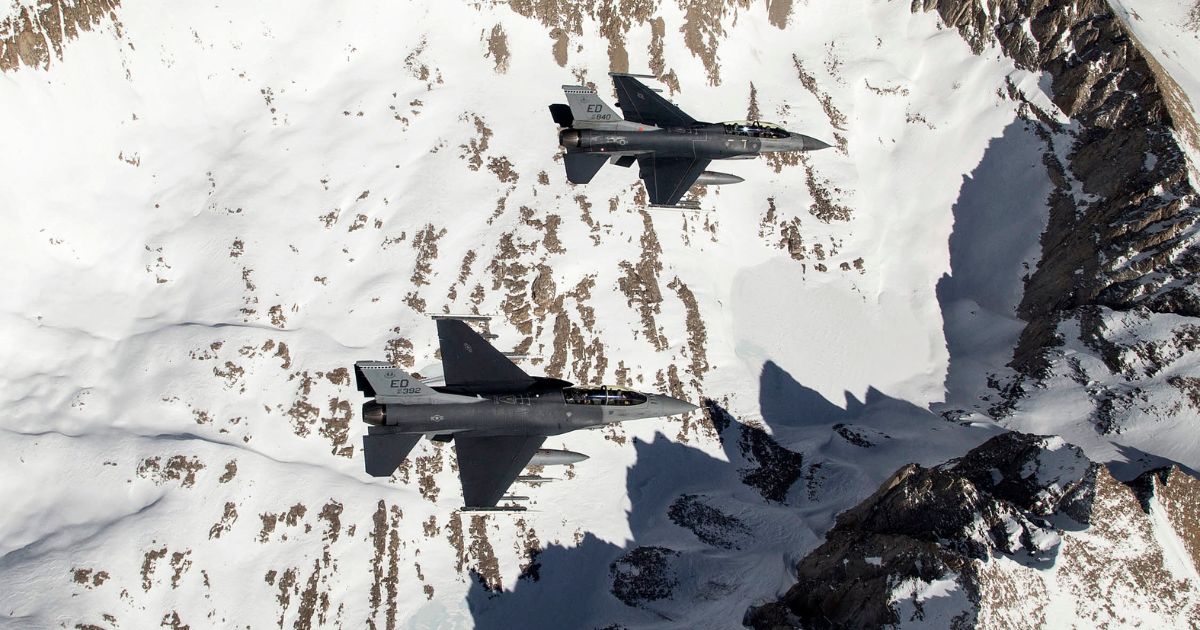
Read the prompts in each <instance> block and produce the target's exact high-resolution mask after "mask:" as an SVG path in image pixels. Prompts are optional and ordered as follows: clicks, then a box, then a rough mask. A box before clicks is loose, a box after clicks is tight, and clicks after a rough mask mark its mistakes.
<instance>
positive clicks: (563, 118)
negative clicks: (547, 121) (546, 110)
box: [550, 103, 575, 127]
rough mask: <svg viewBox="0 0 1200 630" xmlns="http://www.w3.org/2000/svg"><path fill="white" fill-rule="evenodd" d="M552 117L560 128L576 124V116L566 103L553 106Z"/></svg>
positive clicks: (551, 107) (551, 108) (551, 109)
mask: <svg viewBox="0 0 1200 630" xmlns="http://www.w3.org/2000/svg"><path fill="white" fill-rule="evenodd" d="M550 117H551V118H553V119H554V123H555V124H557V125H558V126H559V127H570V126H571V125H572V124H574V122H575V116H573V115H572V114H571V106H570V105H567V104H566V103H555V104H553V105H551V106H550Z"/></svg>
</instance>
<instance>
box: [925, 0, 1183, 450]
mask: <svg viewBox="0 0 1200 630" xmlns="http://www.w3.org/2000/svg"><path fill="white" fill-rule="evenodd" d="M912 6H913V10H914V11H936V12H937V13H938V15H939V16H940V17H941V18H942V20H943V21H944V22H945V23H946V24H947V25H949V26H951V27H954V28H956V29H957V30H958V32H959V33H960V35H961V36H962V37H963V38H964V39H965V40H966V41H967V42H968V43H969V44H970V45H971V47H972V49H973V50H974V51H975V52H976V53H982V52H983V51H985V50H990V49H999V51H1001V52H1002V53H1003V54H1004V55H1006V56H1008V57H1009V58H1011V59H1012V60H1013V61H1014V63H1015V64H1016V65H1017V67H1019V68H1024V69H1029V70H1035V71H1041V72H1043V73H1045V75H1046V76H1048V77H1049V78H1050V94H1049V95H1050V98H1051V100H1052V102H1053V104H1054V106H1056V107H1057V111H1046V110H1043V109H1041V108H1039V107H1037V106H1036V105H1034V104H1032V103H1031V102H1029V101H1028V100H1027V99H1025V98H1024V96H1023V95H1022V94H1020V92H1019V91H1018V90H1016V89H1015V88H1012V87H1011V86H1010V92H1011V93H1012V94H1013V96H1014V97H1015V98H1018V99H1022V100H1023V101H1024V104H1025V106H1026V112H1027V113H1028V116H1029V118H1030V119H1032V120H1035V121H1037V123H1038V125H1039V128H1040V131H1039V134H1040V135H1042V136H1043V138H1044V139H1045V140H1046V143H1047V148H1046V153H1045V163H1046V167H1047V169H1048V172H1049V173H1050V175H1051V178H1052V181H1053V182H1054V184H1055V190H1054V191H1053V192H1052V193H1051V197H1050V199H1049V222H1048V226H1047V228H1046V231H1045V232H1044V233H1043V235H1042V255H1041V260H1040V263H1039V264H1038V267H1037V269H1036V270H1035V271H1034V272H1033V273H1032V274H1030V275H1029V276H1028V278H1027V280H1026V282H1025V290H1024V294H1023V297H1022V300H1021V304H1020V306H1019V309H1018V313H1019V315H1020V316H1021V318H1022V319H1023V320H1025V321H1026V322H1027V325H1026V327H1025V329H1024V331H1023V332H1022V334H1021V338H1020V341H1019V343H1018V345H1017V347H1016V348H1015V350H1014V354H1013V359H1012V366H1013V367H1014V368H1016V370H1017V372H1018V375H1017V377H1016V378H1015V379H1013V380H1011V381H1010V382H1007V383H1005V384H1003V385H1001V386H1000V387H1001V390H1002V396H1001V398H1002V402H1000V403H997V404H994V405H993V406H992V407H991V408H990V409H989V412H990V413H992V414H993V415H996V416H999V417H1004V416H1006V415H1009V414H1011V413H1013V411H1014V408H1015V407H1017V406H1018V405H1019V402H1018V401H1019V400H1021V398H1022V397H1023V396H1024V395H1025V393H1026V392H1027V391H1028V390H1029V389H1031V388H1033V387H1037V386H1039V385H1043V384H1044V383H1045V382H1046V381H1047V380H1049V379H1051V378H1052V376H1053V375H1054V374H1056V373H1057V374H1064V373H1068V372H1069V371H1071V370H1072V369H1073V368H1072V367H1071V366H1070V365H1069V364H1068V363H1067V362H1066V361H1065V360H1064V352H1063V349H1062V346H1063V345H1064V343H1066V339H1067V337H1068V335H1073V336H1074V338H1077V339H1079V340H1080V341H1081V342H1082V344H1083V345H1084V346H1086V348H1087V349H1088V350H1090V351H1091V352H1094V353H1095V354H1096V355H1097V356H1099V357H1100V358H1101V359H1102V361H1103V363H1104V366H1105V368H1107V370H1105V371H1106V372H1107V373H1102V374H1091V375H1089V376H1087V377H1084V379H1083V382H1085V383H1086V382H1089V381H1096V380H1100V381H1104V380H1110V381H1117V382H1118V383H1117V384H1116V385H1115V388H1116V389H1119V390H1121V392H1120V394H1118V395H1117V396H1115V397H1116V398H1120V397H1121V396H1124V397H1125V398H1126V399H1127V400H1128V399H1133V398H1139V397H1140V398H1145V397H1146V395H1145V393H1144V392H1145V391H1146V390H1149V389H1154V388H1160V389H1169V388H1166V387H1164V385H1165V383H1164V382H1161V381H1162V380H1163V379H1158V380H1157V381H1153V382H1134V383H1132V384H1130V383H1129V382H1130V381H1147V380H1148V379H1146V378H1145V376H1146V375H1143V376H1142V377H1141V378H1136V377H1133V376H1131V375H1130V374H1129V373H1130V372H1132V371H1134V368H1133V367H1132V366H1133V365H1134V364H1133V363H1131V362H1129V361H1126V360H1123V357H1122V353H1121V352H1120V350H1119V348H1117V346H1119V345H1121V344H1122V342H1121V341H1120V340H1115V339H1116V338H1119V337H1121V336H1122V335H1123V334H1124V333H1125V332H1126V329H1125V328H1124V327H1121V326H1113V325H1111V322H1112V320H1113V319H1114V318H1119V317H1121V315H1120V314H1122V313H1127V314H1129V315H1130V316H1132V317H1133V318H1140V319H1143V320H1145V319H1154V320H1156V321H1158V322H1164V321H1165V322H1166V324H1165V325H1167V326H1171V327H1172V328H1173V329H1174V330H1175V331H1177V332H1178V331H1186V330H1187V327H1189V326H1194V325H1195V320H1194V318H1197V317H1200V288H1198V286H1197V277H1198V276H1197V272H1200V240H1198V237H1197V233H1198V232H1197V220H1198V219H1200V194H1198V193H1197V191H1196V188H1195V184H1194V179H1195V174H1196V173H1197V171H1196V167H1195V165H1194V164H1192V163H1191V162H1190V161H1189V159H1188V151H1189V150H1193V151H1194V150H1200V127H1198V126H1197V123H1196V119H1195V116H1194V114H1193V106H1192V103H1190V102H1189V100H1188V98H1187V95H1186V94H1185V93H1184V92H1183V91H1182V90H1181V89H1180V87H1179V85H1178V84H1177V83H1176V82H1175V80H1174V79H1172V78H1171V76H1170V75H1169V74H1167V73H1166V72H1165V71H1164V70H1163V69H1162V67H1161V66H1160V65H1159V63H1158V62H1157V61H1156V60H1155V59H1154V56H1153V55H1152V54H1151V53H1150V52H1149V51H1148V50H1146V48H1145V47H1144V46H1143V45H1142V44H1141V43H1140V42H1139V41H1138V39H1137V37H1135V36H1134V35H1133V33H1132V31H1131V29H1130V28H1129V27H1128V25H1126V24H1125V23H1124V22H1123V21H1122V19H1121V18H1120V17H1118V15H1117V14H1116V13H1115V12H1114V10H1113V8H1112V7H1111V6H1110V5H1109V4H1108V3H1107V2H1105V1H1103V0H1052V1H1041V2H1033V3H1022V2H1015V1H1003V2H996V3H988V4H987V6H986V7H985V6H984V5H983V4H981V3H979V2H976V1H975V0H963V1H957V2H956V1H944V2H933V1H932V0H924V1H922V0H916V1H914V2H913V5H912ZM1168 314H1169V315H1175V316H1179V317H1178V318H1174V319H1166V320H1165V319H1163V317H1162V316H1164V315H1168ZM1068 321H1071V322H1074V323H1072V324H1064V323H1065V322H1068ZM1183 322H1187V323H1183ZM1181 323H1182V325H1180V324H1181ZM1181 334H1186V332H1182V333H1181ZM1125 336H1126V338H1127V337H1128V335H1125ZM1150 360H1151V361H1153V360H1154V359H1153V358H1151V359H1150ZM1171 362H1172V361H1170V360H1163V361H1159V362H1157V364H1156V365H1155V367H1154V368H1153V371H1154V372H1161V371H1163V369H1164V368H1165V367H1167V366H1168V365H1170V363H1171ZM1076 372H1077V370H1076ZM1076 380H1079V379H1076ZM1122 381H1124V382H1122ZM1090 398H1091V399H1092V401H1093V404H1094V405H1095V410H1096V411H1095V414H1094V420H1095V422H1096V424H1097V425H1098V426H1100V427H1101V428H1102V430H1104V431H1105V432H1110V431H1119V425H1121V424H1122V423H1123V422H1125V421H1126V420H1125V419H1126V418H1128V416H1129V415H1130V412H1131V411H1133V410H1134V409H1133V407H1134V406H1133V405H1132V404H1124V405H1123V407H1122V403H1120V402H1117V403H1115V404H1116V405H1117V406H1116V407H1114V402H1113V401H1114V396H1113V395H1100V396H1096V395H1091V396H1090Z"/></svg>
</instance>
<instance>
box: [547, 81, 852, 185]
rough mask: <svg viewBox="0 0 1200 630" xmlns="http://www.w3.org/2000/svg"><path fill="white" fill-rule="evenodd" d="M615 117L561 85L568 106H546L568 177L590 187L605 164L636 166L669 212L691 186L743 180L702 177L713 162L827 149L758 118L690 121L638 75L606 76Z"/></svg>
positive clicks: (581, 90) (587, 95) (590, 96)
mask: <svg viewBox="0 0 1200 630" xmlns="http://www.w3.org/2000/svg"><path fill="white" fill-rule="evenodd" d="M609 76H611V77H612V80H613V85H614V86H615V87H616V91H617V97H618V99H620V100H619V101H618V102H617V107H619V108H621V112H623V113H624V114H625V116H624V117H623V118H622V117H621V116H619V115H617V113H616V112H614V111H613V110H612V108H610V107H609V106H608V105H607V104H606V103H605V102H604V101H602V100H600V98H599V97H598V96H596V91H595V90H593V89H591V88H588V87H584V86H582V85H564V86H562V89H563V92H564V93H566V96H567V104H563V103H556V104H554V105H551V106H550V115H551V116H553V118H554V122H556V123H558V126H559V127H560V130H559V133H558V142H559V144H560V145H562V147H563V148H565V149H566V150H567V154H566V167H567V179H568V180H570V181H571V182H573V183H576V184H586V183H588V182H590V181H592V177H594V176H595V175H596V173H597V171H599V170H600V167H602V166H604V163H605V162H606V161H610V160H611V161H612V163H613V164H616V165H617V166H624V167H629V166H632V165H633V163H634V162H635V161H636V162H637V164H638V170H639V172H640V177H641V178H642V182H644V183H645V185H646V192H647V193H649V195H650V203H651V204H653V205H656V206H675V205H676V204H678V203H679V200H680V199H681V198H682V197H683V195H684V193H686V192H687V191H688V189H690V188H691V187H692V186H693V185H697V184H698V185H701V186H715V185H720V184H736V183H738V182H740V181H743V180H742V178H740V177H738V176H736V175H730V174H729V173H718V172H715V171H706V170H704V169H705V168H707V167H708V163H709V162H711V161H712V160H738V159H751V158H755V157H758V156H759V155H761V154H763V153H774V152H778V151H816V150H818V149H824V148H827V147H828V146H829V145H828V144H826V143H824V142H821V141H820V140H817V139H815V138H810V137H808V136H806V135H803V134H799V133H795V132H792V131H788V130H786V129H784V128H783V127H780V126H778V125H774V124H771V123H766V122H760V121H756V120H751V121H738V122H725V123H706V122H699V121H697V120H696V119H694V118H692V117H691V116H688V115H687V114H685V113H684V112H683V110H681V109H679V108H678V107H676V106H675V105H674V104H672V103H671V102H670V101H668V100H667V99H665V98H663V97H662V96H660V95H659V94H658V90H655V89H652V88H649V87H646V86H645V85H644V84H643V83H642V82H641V81H638V79H637V77H643V78H654V77H652V76H649V75H639V74H624V73H617V72H611V73H609Z"/></svg>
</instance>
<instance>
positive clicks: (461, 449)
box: [454, 434, 546, 507]
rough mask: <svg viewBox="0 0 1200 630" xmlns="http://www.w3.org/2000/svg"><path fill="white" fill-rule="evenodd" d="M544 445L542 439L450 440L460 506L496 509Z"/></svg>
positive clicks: (543, 439)
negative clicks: (461, 492)
mask: <svg viewBox="0 0 1200 630" xmlns="http://www.w3.org/2000/svg"><path fill="white" fill-rule="evenodd" d="M545 441H546V436H544V435H502V436H494V437H468V436H466V435H461V434H460V435H456V436H454V450H455V452H457V453H458V479H459V481H461V482H462V490H463V504H464V505H466V506H467V507H496V503H497V502H498V501H500V498H501V497H503V496H504V493H505V492H506V491H507V490H508V487H509V486H511V485H512V483H513V481H515V480H516V479H517V475H519V474H521V470H522V469H523V468H525V466H526V465H527V464H529V460H531V459H533V456H534V455H535V454H536V453H537V451H538V449H539V448H541V446H542V442H545Z"/></svg>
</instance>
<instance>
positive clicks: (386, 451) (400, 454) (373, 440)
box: [363, 427, 421, 477]
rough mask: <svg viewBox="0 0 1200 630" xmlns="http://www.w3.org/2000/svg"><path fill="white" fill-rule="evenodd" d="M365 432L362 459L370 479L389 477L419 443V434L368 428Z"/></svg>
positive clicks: (390, 428)
mask: <svg viewBox="0 0 1200 630" xmlns="http://www.w3.org/2000/svg"><path fill="white" fill-rule="evenodd" d="M367 430H368V433H367V435H364V436H363V455H364V457H363V459H364V460H365V461H366V468H367V474H368V475H371V476H372V477H390V476H391V475H392V473H394V472H396V468H398V467H399V466H400V464H401V463H403V462H404V458H406V457H408V454H409V453H411V452H412V450H413V447H415V446H416V445H417V442H419V441H421V434H419V433H395V432H394V429H393V428H392V427H368V429H367Z"/></svg>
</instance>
